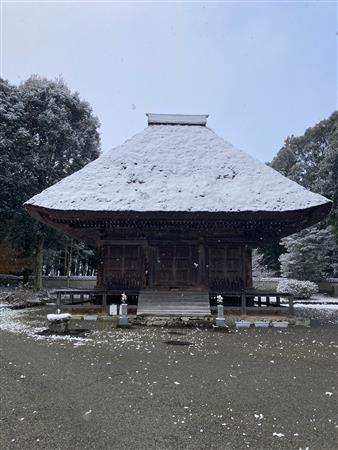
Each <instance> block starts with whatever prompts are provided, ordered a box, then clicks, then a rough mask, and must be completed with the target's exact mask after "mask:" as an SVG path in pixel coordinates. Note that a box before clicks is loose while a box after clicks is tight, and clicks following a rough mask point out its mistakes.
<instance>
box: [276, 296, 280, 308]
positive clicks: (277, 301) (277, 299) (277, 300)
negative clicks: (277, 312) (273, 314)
mask: <svg viewBox="0 0 338 450" xmlns="http://www.w3.org/2000/svg"><path fill="white" fill-rule="evenodd" d="M276 303H277V306H280V296H279V295H277V297H276Z"/></svg>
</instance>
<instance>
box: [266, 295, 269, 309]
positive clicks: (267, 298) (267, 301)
mask: <svg viewBox="0 0 338 450" xmlns="http://www.w3.org/2000/svg"><path fill="white" fill-rule="evenodd" d="M266 306H270V297H269V296H268V295H267V296H266Z"/></svg>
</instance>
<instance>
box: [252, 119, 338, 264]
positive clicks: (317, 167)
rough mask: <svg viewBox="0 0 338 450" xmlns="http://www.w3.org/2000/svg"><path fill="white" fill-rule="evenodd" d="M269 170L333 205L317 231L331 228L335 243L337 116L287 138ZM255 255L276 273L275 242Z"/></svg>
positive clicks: (279, 249) (337, 226) (337, 232)
mask: <svg viewBox="0 0 338 450" xmlns="http://www.w3.org/2000/svg"><path fill="white" fill-rule="evenodd" d="M270 166H271V167H272V168H273V169H275V170H277V171H278V172H280V173H281V174H283V175H284V176H286V177H288V178H290V179H291V180H293V181H296V182H297V183H299V184H300V185H302V186H304V187H305V188H307V189H309V190H311V191H313V192H316V193H318V194H321V195H324V196H325V197H327V198H329V199H330V200H332V201H333V207H332V210H331V213H330V215H329V217H328V219H326V220H324V221H323V222H322V223H321V225H320V227H321V228H326V227H328V226H329V225H332V227H333V230H334V233H335V235H336V240H337V242H338V112H337V111H336V112H334V113H333V114H331V116H330V117H329V118H328V119H326V120H322V121H321V122H319V123H318V124H317V125H315V126H314V127H311V128H308V129H307V130H306V131H305V133H304V135H303V136H299V137H295V136H290V137H288V138H287V139H286V141H285V143H284V146H283V147H282V148H281V149H280V151H279V152H278V154H277V155H276V157H275V158H274V159H273V160H272V162H271V164H270ZM259 251H260V252H262V253H263V261H264V263H265V264H266V265H267V266H268V267H269V268H271V269H278V266H279V260H278V257H279V256H280V254H281V253H283V252H284V251H285V249H284V248H283V246H281V245H280V244H279V243H277V242H276V243H274V244H271V245H269V246H265V247H263V248H260V249H259Z"/></svg>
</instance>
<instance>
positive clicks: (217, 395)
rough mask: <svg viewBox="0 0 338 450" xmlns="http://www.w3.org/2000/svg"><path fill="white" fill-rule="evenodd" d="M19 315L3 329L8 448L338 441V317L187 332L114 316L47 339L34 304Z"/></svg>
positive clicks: (314, 445) (327, 444)
mask: <svg viewBox="0 0 338 450" xmlns="http://www.w3.org/2000/svg"><path fill="white" fill-rule="evenodd" d="M10 314H13V316H11V317H9V318H7V319H6V321H7V323H9V324H10V323H11V322H12V325H13V324H16V330H15V327H14V326H12V328H11V326H7V328H6V327H2V328H6V330H7V331H6V330H3V331H0V339H1V340H0V349H1V373H0V375H1V411H0V419H1V422H0V428H1V436H0V447H1V448H2V449H5V450H7V449H27V450H33V449H48V450H54V449H55V450H56V449H62V450H63V449H72V450H77V449H79V450H80V449H98V450H101V449H140V450H141V449H186V448H187V449H210V448H213V449H245V448H253V449H260V450H265V449H266V450H268V449H269V450H270V449H297V450H298V449H305V448H307V447H308V448H309V449H311V450H312V449H334V448H335V447H336V442H337V440H336V439H337V429H338V428H337V416H336V411H337V378H336V374H335V361H336V354H337V347H336V345H335V344H337V329H336V327H335V326H333V324H332V323H331V322H330V321H328V323H327V325H325V326H323V322H320V323H319V322H317V325H316V326H314V327H311V328H303V327H298V328H289V329H288V330H284V331H279V330H275V329H268V330H255V329H249V330H242V331H239V332H236V331H235V330H233V331H232V332H230V333H229V334H219V333H213V332H212V331H208V330H203V331H199V330H183V333H184V335H180V334H169V331H172V330H165V329H158V328H151V329H150V328H138V329H133V330H123V331H120V330H116V329H115V330H110V329H109V324H105V325H104V326H103V327H102V329H101V330H100V331H95V332H92V333H91V334H90V336H89V340H87V341H86V340H84V341H83V340H68V341H67V340H48V339H46V338H40V339H39V340H37V339H36V336H35V337H34V334H33V331H34V326H38V325H39V324H41V323H40V322H39V320H40V319H39V318H38V319H37V320H36V312H34V311H32V310H30V311H27V310H26V311H25V312H20V313H18V312H16V311H15V312H11V313H10ZM14 314H16V315H14ZM17 314H19V315H17ZM41 314H44V312H41ZM324 323H325V321H324ZM0 325H1V321H0ZM82 325H83V324H82ZM20 326H21V328H20ZM92 326H93V327H95V325H92ZM0 328H1V326H0ZM8 330H12V331H8ZM13 331H15V332H13ZM178 332H182V330H178ZM170 339H171V340H177V339H181V340H184V341H189V342H191V343H192V345H190V346H169V345H167V344H165V343H164V341H167V340H170Z"/></svg>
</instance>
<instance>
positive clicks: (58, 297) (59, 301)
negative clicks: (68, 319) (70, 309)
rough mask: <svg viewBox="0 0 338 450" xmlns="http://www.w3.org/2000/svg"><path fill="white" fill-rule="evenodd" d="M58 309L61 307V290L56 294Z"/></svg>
mask: <svg viewBox="0 0 338 450" xmlns="http://www.w3.org/2000/svg"><path fill="white" fill-rule="evenodd" d="M56 309H57V310H59V309H61V292H58V293H57V294H56Z"/></svg>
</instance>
